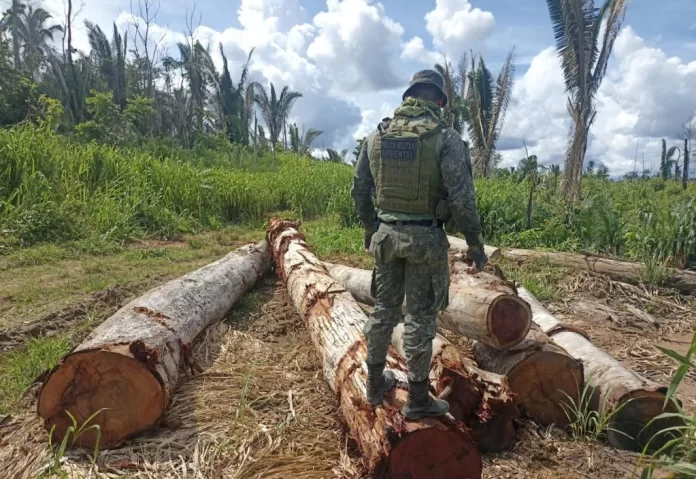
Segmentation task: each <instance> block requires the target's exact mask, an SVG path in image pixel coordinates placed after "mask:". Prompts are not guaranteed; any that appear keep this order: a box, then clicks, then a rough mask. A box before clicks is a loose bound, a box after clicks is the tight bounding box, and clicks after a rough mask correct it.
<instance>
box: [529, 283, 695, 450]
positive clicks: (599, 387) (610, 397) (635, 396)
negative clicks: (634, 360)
mask: <svg viewBox="0 0 696 479" xmlns="http://www.w3.org/2000/svg"><path fill="white" fill-rule="evenodd" d="M519 293H520V297H521V298H523V299H524V300H525V301H527V302H528V303H529V304H530V305H531V308H532V312H533V313H534V322H535V323H536V324H537V325H539V327H541V329H542V330H544V331H546V332H547V333H549V334H550V335H551V339H552V341H553V342H554V343H556V344H557V345H558V346H561V347H562V348H564V349H565V350H566V351H568V353H569V354H570V355H571V356H573V357H574V358H575V359H577V360H579V361H582V363H583V365H584V367H585V375H586V378H587V382H588V383H589V384H590V385H591V386H592V387H593V388H594V389H595V400H594V404H593V407H594V408H595V409H598V408H599V407H600V406H601V405H603V404H606V406H607V407H608V409H609V410H614V409H616V408H618V407H623V409H620V410H619V412H618V413H617V414H616V415H615V416H614V417H613V419H612V420H611V421H610V423H609V431H608V432H607V437H608V439H609V442H610V444H611V445H612V446H614V447H617V448H621V449H630V450H634V451H641V450H642V449H643V447H644V446H645V445H646V443H647V441H649V440H650V439H651V438H652V437H653V435H655V434H656V433H658V432H659V431H661V430H663V429H665V428H668V427H673V426H677V425H681V424H682V423H681V422H680V421H678V420H676V419H661V420H659V421H655V422H654V423H653V424H651V425H650V426H648V427H647V428H646V426H647V425H648V423H649V422H650V421H651V420H653V419H654V418H655V417H657V416H659V415H660V414H662V413H663V412H665V411H666V412H676V408H675V406H674V404H672V403H670V404H669V406H668V407H667V408H666V410H663V405H664V402H665V393H666V391H667V388H666V387H662V386H659V385H657V384H655V383H653V382H652V381H649V380H647V379H645V378H643V377H641V376H638V375H637V374H636V373H634V372H633V371H630V370H629V369H627V368H625V367H624V366H622V365H621V363H619V362H618V361H616V360H615V359H614V358H613V357H611V356H609V355H608V354H606V353H605V352H604V351H602V350H600V349H599V348H597V347H596V346H595V345H593V344H592V343H591V342H590V340H589V339H587V338H586V337H584V336H583V335H582V334H578V332H576V331H573V330H572V329H569V328H567V327H566V328H564V327H563V325H562V324H561V323H560V322H559V321H558V320H557V319H556V318H555V317H554V316H553V315H552V314H551V313H549V311H548V310H547V309H546V308H544V306H543V305H542V304H541V303H540V302H539V301H538V300H537V299H536V298H535V297H534V296H533V295H532V294H531V293H530V292H529V291H527V290H526V289H524V288H522V287H520V288H519ZM629 400H630V402H629ZM643 428H646V429H645V431H643V432H641V431H642V430H643ZM622 433H623V434H622ZM624 434H625V435H624ZM626 435H628V436H629V437H626ZM666 439H669V438H665V436H660V437H659V438H658V439H656V440H655V441H653V442H652V443H651V444H652V446H654V447H653V448H651V449H653V450H654V448H658V447H661V446H662V445H663V444H664V443H665V440H666Z"/></svg>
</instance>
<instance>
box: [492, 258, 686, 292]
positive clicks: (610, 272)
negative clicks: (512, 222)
mask: <svg viewBox="0 0 696 479" xmlns="http://www.w3.org/2000/svg"><path fill="white" fill-rule="evenodd" d="M502 253H503V256H504V257H505V258H509V259H511V260H514V261H517V262H524V261H528V260H531V259H538V260H543V261H547V262H549V263H550V264H553V265H557V266H562V267H566V268H574V269H580V270H585V271H592V272H595V273H600V274H603V275H606V276H608V277H610V278H613V279H617V280H622V281H629V282H633V283H639V282H642V281H644V280H645V278H646V271H645V265H643V264H641V263H633V262H630V261H621V260H617V259H611V258H605V257H603V256H594V255H590V254H571V253H554V252H547V251H533V250H526V249H505V250H503V252H502ZM665 284H666V285H667V286H670V287H672V288H675V289H676V290H678V291H680V292H682V293H684V294H694V293H696V272H691V271H685V270H679V269H673V268H670V269H668V275H667V278H666V279H665Z"/></svg>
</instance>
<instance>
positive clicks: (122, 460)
mask: <svg viewBox="0 0 696 479" xmlns="http://www.w3.org/2000/svg"><path fill="white" fill-rule="evenodd" d="M332 226H333V225H332V222H331V221H330V220H322V221H318V222H311V223H308V224H306V225H305V226H304V228H305V230H306V231H307V232H308V236H309V238H308V239H309V241H310V243H311V244H312V245H313V246H314V247H315V250H316V251H317V253H318V255H319V256H320V258H321V259H322V260H325V261H331V262H336V263H343V264H349V265H353V266H356V267H362V268H369V267H370V264H371V260H370V258H369V257H368V256H366V255H364V254H362V253H359V252H356V251H355V250H354V246H352V245H354V244H358V245H359V237H357V236H356V235H359V233H360V232H359V230H357V231H356V230H340V229H334V228H333V227H332ZM263 236H264V230H263V228H261V227H259V228H255V229H231V230H223V231H219V232H215V233H210V234H205V235H199V236H191V237H187V238H185V239H183V240H182V241H178V242H162V241H143V242H140V243H135V244H133V245H131V246H129V247H126V248H119V249H115V250H114V251H111V252H103V253H102V254H99V255H94V256H84V255H82V256H80V257H79V258H77V257H74V255H73V254H71V252H70V250H69V248H68V247H60V246H51V247H40V248H35V249H25V250H20V251H19V252H16V253H14V254H12V255H9V256H5V257H2V258H0V284H1V285H2V286H0V298H1V299H0V314H1V317H2V320H1V322H0V338H1V341H0V342H1V344H2V347H3V349H4V351H3V352H2V353H0V371H1V372H0V408H1V409H0V411H1V412H2V414H0V417H2V419H0V432H1V435H0V470H3V471H8V473H9V474H10V475H9V476H8V477H35V475H34V474H35V472H36V471H37V470H39V469H41V468H42V467H44V466H46V465H48V464H50V463H51V462H52V459H53V457H54V456H53V453H52V452H51V451H50V450H49V448H48V447H47V434H46V432H45V431H44V430H43V428H42V426H41V423H40V421H39V420H38V418H37V416H36V414H35V410H36V403H35V400H36V399H35V395H36V386H34V387H32V383H33V382H34V380H35V379H36V378H37V376H39V375H40V374H41V373H42V372H43V371H44V370H45V369H46V368H48V367H50V366H52V365H53V364H54V363H55V361H57V360H58V358H59V357H61V355H63V354H64V353H66V352H67V351H68V350H69V349H70V348H72V347H73V346H74V345H76V344H78V343H79V342H80V340H81V339H82V338H84V336H85V335H86V334H87V333H88V332H89V331H90V330H91V329H92V328H94V326H96V325H97V324H98V323H99V322H101V321H103V320H104V319H105V318H106V317H108V316H109V315H110V314H112V313H113V312H114V311H116V309H118V307H119V306H120V305H123V304H125V303H126V302H127V301H128V300H129V299H132V298H133V297H135V296H137V295H138V294H140V293H142V292H144V291H145V290H146V289H148V288H150V287H152V286H154V285H156V284H160V283H162V282H164V281H166V280H168V279H170V278H173V277H175V276H179V275H181V274H184V273H186V272H188V271H191V270H193V269H195V268H197V267H200V266H202V265H204V264H207V263H210V262H212V261H214V260H216V259H218V258H220V257H221V256H223V255H224V254H226V253H227V252H229V251H230V250H231V249H232V248H234V247H237V246H240V245H243V244H247V243H249V242H253V241H256V240H259V239H262V238H263ZM352 236H356V237H355V238H353V237H352ZM355 240H357V241H355ZM498 264H499V265H500V266H501V268H502V269H503V270H504V271H505V272H506V273H507V274H508V276H511V277H513V278H515V279H517V280H518V281H520V282H521V283H522V284H524V285H525V286H526V287H527V288H528V289H530V290H531V291H532V292H533V293H534V294H536V295H537V297H539V299H541V300H542V301H543V302H544V304H545V305H546V306H547V307H548V308H549V309H550V311H551V312H552V313H554V314H555V315H557V316H558V317H559V318H560V319H562V320H563V321H564V322H566V323H568V324H571V325H573V326H576V327H578V328H581V329H582V330H584V331H586V332H587V333H588V334H589V335H590V337H591V338H592V341H593V342H594V343H595V344H596V345H597V346H599V347H600V348H602V349H603V350H604V351H606V352H608V353H609V354H611V355H613V356H614V357H616V358H617V359H619V360H620V361H621V362H622V363H624V364H625V365H627V366H628V367H630V368H632V369H633V370H635V371H636V372H639V373H641V374H643V375H645V376H646V377H648V378H650V379H653V380H655V381H659V382H665V383H668V382H669V380H670V377H671V375H672V374H673V372H674V370H675V368H676V365H675V363H674V362H673V361H672V360H671V359H669V358H667V357H665V356H664V355H662V354H661V353H660V352H659V351H658V350H657V349H656V348H655V346H656V345H664V346H667V347H670V348H672V349H675V350H676V351H678V352H681V353H685V352H686V350H687V348H688V344H689V342H690V339H691V336H692V334H693V325H694V319H695V318H696V304H694V302H693V301H692V302H687V301H685V300H684V299H680V297H678V296H676V295H670V294H669V293H666V292H663V293H665V294H662V295H658V294H656V293H657V292H655V291H648V290H645V289H643V288H635V287H631V286H628V285H623V284H621V283H617V282H614V281H611V280H609V279H606V278H604V277H601V276H597V275H594V274H591V273H586V272H573V271H567V270H563V269H558V268H551V267H549V266H547V265H544V264H539V263H535V262H529V263H525V264H523V265H521V266H517V265H513V264H511V263H506V262H504V261H500V262H499V263H498ZM636 309H637V310H640V311H644V312H647V313H649V314H650V316H651V317H652V318H654V319H655V321H656V322H657V323H659V326H658V327H656V326H654V325H652V324H650V323H649V322H646V321H645V319H644V318H643V317H641V315H639V314H636V313H635V310H636ZM447 337H448V338H449V339H450V340H451V341H453V342H454V343H455V344H456V346H457V347H458V348H459V349H460V351H462V352H464V353H466V354H471V347H472V345H471V344H470V342H469V341H467V340H465V339H463V338H461V337H457V336H455V335H452V334H447ZM194 358H195V359H196V360H197V362H198V363H199V364H200V366H201V367H202V368H203V373H201V374H196V375H193V376H190V377H189V376H184V377H182V378H181V379H180V381H179V384H178V386H177V389H176V391H175V393H174V401H173V404H172V407H171V408H170V409H169V411H168V413H167V415H166V417H165V420H164V421H162V424H161V425H160V427H159V428H157V429H156V430H153V431H151V432H149V433H146V434H143V435H141V436H138V437H137V438H135V439H133V440H131V441H129V442H128V443H127V444H126V445H124V446H123V447H120V448H119V449H115V450H109V451H103V452H101V453H100V455H99V456H98V459H97V465H98V470H99V472H100V473H101V474H105V476H104V477H107V475H110V476H111V477H184V476H188V477H192V476H194V475H196V474H198V477H221V476H224V477H363V475H364V471H363V470H362V468H361V465H360V461H359V453H358V452H357V450H356V447H355V444H354V443H353V441H352V440H351V439H350V438H349V437H348V436H347V434H346V431H345V428H344V426H343V422H342V421H341V417H340V414H339V408H338V402H337V400H336V399H335V396H334V395H333V393H332V392H331V391H330V389H329V387H328V385H327V384H326V382H325V381H324V378H323V377H322V375H321V372H320V368H321V363H320V360H319V358H318V356H317V354H316V352H315V350H314V348H313V346H312V344H311V342H310V340H309V333H308V331H307V330H306V329H305V327H304V325H303V322H302V320H301V318H300V317H299V316H298V315H297V313H296V311H295V308H294V307H293V305H292V303H291V301H290V299H289V297H288V295H287V293H286V290H285V288H284V287H283V286H282V284H280V283H279V282H278V281H277V280H276V278H275V276H272V275H270V276H267V277H266V278H265V279H264V280H263V282H262V283H261V284H260V286H259V287H258V288H256V289H255V290H253V291H252V292H251V293H249V294H248V295H246V296H245V297H244V298H243V299H242V301H240V302H238V303H237V304H236V305H235V306H234V308H233V310H232V311H231V312H230V314H229V316H228V317H227V318H226V320H225V321H224V322H222V323H219V324H218V325H216V326H213V327H211V328H210V329H209V330H207V331H206V332H205V333H204V334H203V335H202V337H200V338H199V340H198V341H197V343H196V345H195V347H194ZM679 397H680V399H681V400H682V401H683V402H684V404H685V406H686V410H687V411H689V412H692V413H693V411H694V410H696V377H694V374H693V372H692V373H690V375H689V376H687V378H686V380H685V381H684V383H683V384H682V386H681V388H680V391H679ZM517 426H518V431H517V437H516V439H515V441H514V445H513V447H512V448H511V450H509V451H506V452H503V453H498V454H484V455H483V460H484V476H483V477H486V478H507V477H515V478H517V477H522V478H542V479H543V478H555V477H566V478H625V477H631V473H632V472H633V470H634V466H635V463H636V460H637V455H636V454H633V453H629V452H619V451H616V450H613V449H612V448H610V447H608V446H604V445H602V444H600V443H597V442H587V441H583V440H582V439H573V438H571V437H570V436H568V435H567V434H566V433H565V432H563V431H561V430H559V429H556V428H549V427H547V428H544V427H540V426H538V425H537V424H535V423H533V422H531V421H529V420H520V421H518V423H517ZM65 457H66V458H67V459H66V460H65V461H64V462H63V464H62V469H63V470H64V471H65V472H67V473H68V474H69V476H70V477H80V476H83V475H85V476H86V475H87V474H88V473H89V472H88V471H89V470H90V468H91V458H90V455H89V451H80V450H74V451H69V452H67V453H66V454H65Z"/></svg>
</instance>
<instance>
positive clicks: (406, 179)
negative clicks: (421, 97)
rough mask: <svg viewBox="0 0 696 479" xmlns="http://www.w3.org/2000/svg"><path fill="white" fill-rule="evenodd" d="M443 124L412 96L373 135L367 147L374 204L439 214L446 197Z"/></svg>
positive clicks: (414, 211) (382, 207) (383, 207)
mask: <svg viewBox="0 0 696 479" xmlns="http://www.w3.org/2000/svg"><path fill="white" fill-rule="evenodd" d="M409 100H412V99H409ZM407 101H408V100H407ZM442 128H443V125H442V123H440V120H439V118H438V117H437V116H436V115H435V114H434V113H432V111H429V109H428V108H427V107H424V105H423V103H422V102H421V101H413V100H412V101H411V104H407V105H406V106H402V107H400V108H399V109H397V110H396V112H395V113H394V118H393V119H392V120H391V123H390V124H389V127H388V128H387V129H386V130H385V131H379V132H378V133H376V134H375V135H374V137H373V141H372V145H369V150H368V151H369V152H370V153H369V158H370V171H371V172H372V177H373V178H374V181H375V206H377V207H378V208H379V209H381V210H384V211H389V212H394V213H406V214H414V215H425V214H427V215H432V216H433V217H435V218H437V217H438V216H440V215H438V214H437V213H438V212H439V211H438V203H439V202H440V201H441V200H442V199H444V198H445V191H444V187H443V185H442V181H441V174H440V150H441V143H442V142H441V139H442V135H441V131H442ZM380 130H381V129H380ZM439 219H444V218H439Z"/></svg>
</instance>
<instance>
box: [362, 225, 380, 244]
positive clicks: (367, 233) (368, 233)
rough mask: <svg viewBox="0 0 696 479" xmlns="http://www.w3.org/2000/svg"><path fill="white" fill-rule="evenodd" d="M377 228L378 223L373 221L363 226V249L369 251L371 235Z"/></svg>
mask: <svg viewBox="0 0 696 479" xmlns="http://www.w3.org/2000/svg"><path fill="white" fill-rule="evenodd" d="M377 229H379V223H377V222H375V223H373V224H372V225H370V226H367V227H365V250H366V251H369V250H370V243H372V236H374V234H375V233H376V232H377Z"/></svg>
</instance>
